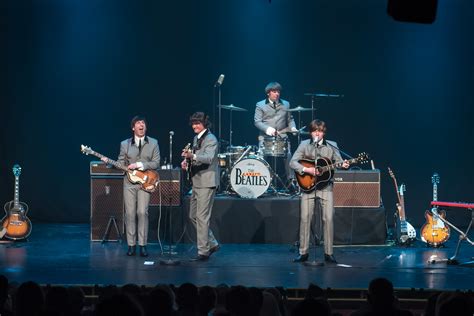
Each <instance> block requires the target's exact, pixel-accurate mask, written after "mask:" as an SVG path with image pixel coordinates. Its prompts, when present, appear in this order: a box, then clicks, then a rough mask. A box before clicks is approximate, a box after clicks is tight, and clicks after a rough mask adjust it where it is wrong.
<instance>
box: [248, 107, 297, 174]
mask: <svg viewBox="0 0 474 316" xmlns="http://www.w3.org/2000/svg"><path fill="white" fill-rule="evenodd" d="M289 108H290V103H289V102H288V101H286V100H283V99H280V100H279V101H278V102H276V104H273V103H271V101H270V100H269V99H265V100H262V101H259V102H257V104H256V106H255V115H254V123H255V126H256V127H257V128H258V129H259V130H260V133H259V136H258V147H259V150H260V151H261V150H262V148H263V140H264V137H265V136H267V134H266V131H267V129H268V127H273V128H274V129H276V130H277V131H281V130H283V129H288V130H290V129H292V128H296V124H295V120H294V119H293V115H291V112H288V111H287V110H288V109H289ZM280 136H281V137H283V138H285V139H286V138H288V136H287V135H286V133H283V134H280ZM290 159H291V150H290V143H289V142H288V153H287V157H286V161H285V171H286V176H287V178H289V179H290V178H293V173H292V172H291V171H290V168H289V161H290Z"/></svg>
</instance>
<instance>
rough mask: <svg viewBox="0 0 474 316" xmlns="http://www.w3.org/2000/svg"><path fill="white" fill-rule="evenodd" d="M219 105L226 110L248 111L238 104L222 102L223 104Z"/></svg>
mask: <svg viewBox="0 0 474 316" xmlns="http://www.w3.org/2000/svg"><path fill="white" fill-rule="evenodd" d="M217 107H218V108H221V109H224V110H231V111H247V109H244V108H239V107H238V106H235V105H233V104H229V105H224V104H221V105H218V106H217Z"/></svg>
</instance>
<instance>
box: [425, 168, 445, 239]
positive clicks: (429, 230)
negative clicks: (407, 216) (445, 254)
mask: <svg viewBox="0 0 474 316" xmlns="http://www.w3.org/2000/svg"><path fill="white" fill-rule="evenodd" d="M431 183H432V184H433V201H438V184H439V175H438V174H437V173H434V174H433V176H432V177H431ZM440 217H441V218H443V219H446V211H444V210H438V207H437V206H433V207H432V208H431V210H427V211H426V212H425V218H426V223H425V224H424V225H423V227H421V240H422V241H424V242H425V243H427V244H428V245H429V246H432V247H440V246H441V245H443V244H444V243H445V242H446V241H447V240H448V239H449V235H450V229H449V226H447V225H445V224H444V222H443V221H442V220H441V219H440Z"/></svg>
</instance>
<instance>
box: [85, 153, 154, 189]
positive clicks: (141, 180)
mask: <svg viewBox="0 0 474 316" xmlns="http://www.w3.org/2000/svg"><path fill="white" fill-rule="evenodd" d="M81 152H82V153H83V154H85V155H93V156H96V157H98V158H105V159H107V162H108V163H110V164H112V165H113V166H114V167H115V168H117V169H120V170H123V171H125V174H126V175H127V178H128V181H130V182H131V183H133V184H141V189H142V190H143V191H146V192H150V193H151V192H154V191H155V190H156V187H157V186H158V180H159V179H160V176H159V175H158V172H156V171H155V170H152V169H148V170H145V171H141V170H137V169H135V170H130V169H128V168H127V167H125V166H122V165H121V164H120V163H118V161H115V160H112V159H110V158H108V157H106V156H104V155H102V154H99V153H98V152H95V151H93V150H92V149H91V148H90V147H87V146H84V145H81Z"/></svg>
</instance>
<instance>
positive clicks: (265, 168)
mask: <svg viewBox="0 0 474 316" xmlns="http://www.w3.org/2000/svg"><path fill="white" fill-rule="evenodd" d="M218 107H219V108H221V109H225V110H229V111H230V129H229V144H228V146H227V147H226V149H225V151H224V152H221V153H219V154H218V155H217V157H218V161H219V166H220V168H221V186H220V187H221V189H223V191H222V192H223V193H224V194H228V195H233V194H237V195H238V196H240V197H242V198H249V199H254V198H258V197H260V196H262V195H263V194H265V193H271V194H277V195H289V188H288V187H287V186H285V184H286V183H285V181H283V180H282V179H281V178H280V176H279V175H278V173H280V172H276V171H277V159H278V160H279V161H281V160H282V159H281V158H287V157H288V156H289V150H290V146H289V145H290V144H289V141H288V137H286V136H285V137H282V136H281V134H293V135H297V136H298V141H300V137H301V135H304V134H309V133H308V132H304V131H303V129H304V128H305V127H303V128H301V129H299V130H297V131H291V130H289V129H285V130H280V131H278V134H279V135H277V136H265V137H263V141H261V142H260V143H261V145H260V146H256V145H249V146H234V145H232V133H233V131H232V112H234V111H242V112H243V111H247V110H246V109H244V108H241V107H237V106H235V105H233V104H230V105H218ZM287 111H288V112H298V113H301V112H303V111H312V109H311V108H303V107H301V106H298V107H295V108H292V109H288V110H287ZM286 163H289V161H287V162H286ZM280 169H281V168H280ZM278 171H281V170H278Z"/></svg>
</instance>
